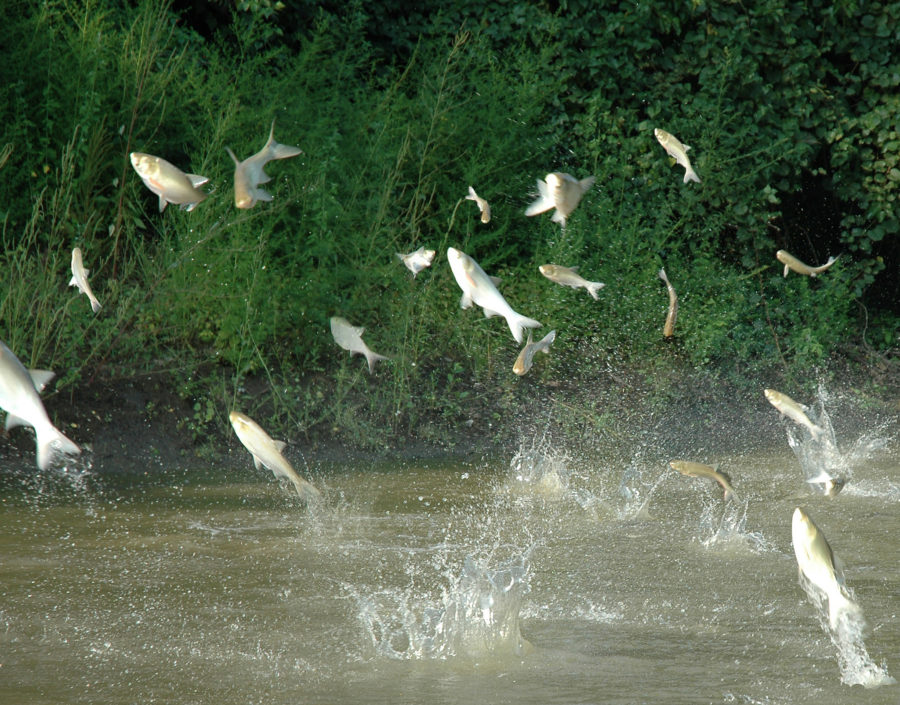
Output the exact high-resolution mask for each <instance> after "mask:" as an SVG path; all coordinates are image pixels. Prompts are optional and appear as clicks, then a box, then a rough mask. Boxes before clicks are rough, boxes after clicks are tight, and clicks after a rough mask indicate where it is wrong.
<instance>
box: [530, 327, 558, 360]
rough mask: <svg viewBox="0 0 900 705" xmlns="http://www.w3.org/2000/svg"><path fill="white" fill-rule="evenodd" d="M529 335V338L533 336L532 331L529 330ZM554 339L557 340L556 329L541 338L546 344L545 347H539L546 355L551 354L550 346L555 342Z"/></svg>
mask: <svg viewBox="0 0 900 705" xmlns="http://www.w3.org/2000/svg"><path fill="white" fill-rule="evenodd" d="M528 337H529V338H530V337H531V331H528ZM554 340H556V331H555V330H551V331H550V332H549V333H547V335H545V336H544V337H543V338H542V339H541V342H542V343H543V344H544V345H543V347H541V348H539V349H540V350H541V352H543V353H544V354H545V355H549V354H550V346H551V345H552V344H553V341H554Z"/></svg>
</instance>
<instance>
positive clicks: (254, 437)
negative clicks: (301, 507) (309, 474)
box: [228, 411, 321, 503]
mask: <svg viewBox="0 0 900 705" xmlns="http://www.w3.org/2000/svg"><path fill="white" fill-rule="evenodd" d="M228 420H229V421H231V425H232V426H233V427H234V432H235V433H236V434H237V437H238V439H239V440H240V442H241V443H242V444H243V445H244V447H245V448H246V449H247V450H249V451H250V455H252V456H253V465H254V466H255V467H256V469H257V470H259V469H260V466H265V467H267V468H269V470H271V471H272V473H273V474H274V475H275V477H283V478H285V479H286V480H290V481H291V482H292V483H293V485H294V487H295V488H296V489H297V494H298V495H300V498H301V499H303V500H305V501H306V502H307V503H309V502H313V501H315V500H317V499H319V498H320V497H321V495H320V494H319V490H317V489H316V488H315V487H313V486H312V485H311V484H310V483H309V482H307V481H306V480H304V479H303V478H302V477H300V476H299V475H298V474H297V471H296V470H294V468H293V467H292V466H291V464H290V463H289V462H288V461H287V459H286V458H285V457H284V456H283V455H282V454H281V451H282V450H283V449H284V447H285V445H286V444H285V443H284V441H275V440H273V439H272V437H271V436H270V435H269V434H268V433H266V432H265V431H263V430H262V427H261V426H260V425H259V424H258V423H256V421H254V420H253V419H251V418H250V417H249V416H247V415H246V414H242V413H241V412H240V411H232V412H231V413H230V414H228Z"/></svg>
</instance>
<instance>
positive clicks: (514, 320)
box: [506, 311, 541, 343]
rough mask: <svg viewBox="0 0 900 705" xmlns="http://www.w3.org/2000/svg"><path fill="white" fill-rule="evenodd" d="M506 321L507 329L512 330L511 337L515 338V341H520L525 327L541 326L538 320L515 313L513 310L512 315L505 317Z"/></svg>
mask: <svg viewBox="0 0 900 705" xmlns="http://www.w3.org/2000/svg"><path fill="white" fill-rule="evenodd" d="M506 322H507V323H508V324H509V329H510V331H512V334H513V338H515V339H516V342H517V343H521V342H522V334H523V333H524V331H525V329H526V328H540V327H541V324H540V323H539V322H538V321H536V320H534V319H533V318H528V316H523V315H522V314H521V313H516V312H515V311H513V313H512V315H510V316H509V317H508V318H507V319H506Z"/></svg>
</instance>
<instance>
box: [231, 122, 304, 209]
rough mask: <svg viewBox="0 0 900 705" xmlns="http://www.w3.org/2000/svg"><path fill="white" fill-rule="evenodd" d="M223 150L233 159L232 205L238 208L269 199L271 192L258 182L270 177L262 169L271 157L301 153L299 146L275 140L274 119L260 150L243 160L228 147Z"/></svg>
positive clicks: (283, 157)
mask: <svg viewBox="0 0 900 705" xmlns="http://www.w3.org/2000/svg"><path fill="white" fill-rule="evenodd" d="M225 151H227V152H228V154H229V155H230V156H231V159H232V160H233V161H234V205H236V206H237V207H238V208H253V206H255V205H256V202H257V201H271V200H272V194H271V193H269V192H268V191H265V190H264V189H261V188H259V185H260V184H266V183H268V182H270V181H271V180H272V177H271V176H269V175H268V174H266V172H265V171H264V170H263V167H265V165H266V164H268V163H269V162H270V161H272V160H273V159H287V158H288V157H296V156H297V155H298V154H302V153H303V150H302V149H300V148H299V147H291V146H289V145H286V144H279V143H278V142H276V141H275V121H274V120H272V127H271V129H270V130H269V139H268V140H267V141H266V144H265V145H264V146H263V148H262V149H261V150H259V151H258V152H257V153H256V154H254V155H253V156H252V157H247V158H246V159H245V160H244V161H240V160H238V158H237V157H236V156H234V152H232V151H231V149H229V148H228V147H226V148H225Z"/></svg>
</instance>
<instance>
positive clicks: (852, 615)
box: [800, 573, 897, 688]
mask: <svg viewBox="0 0 900 705" xmlns="http://www.w3.org/2000/svg"><path fill="white" fill-rule="evenodd" d="M800 585H801V587H802V588H803V590H804V592H806V595H807V597H809V599H810V601H811V602H812V603H813V605H815V607H816V613H817V615H818V617H819V623H820V624H821V625H822V629H824V630H825V632H826V633H827V634H828V636H829V637H830V638H831V643H832V644H834V647H835V649H836V650H837V660H838V667H839V668H840V671H841V682H842V683H844V684H845V685H861V686H863V687H864V688H877V687H879V686H882V685H890V684H892V683H896V682H897V681H896V680H895V679H894V678H892V677H891V676H890V675H888V672H887V664H886V663H884V662H882V664H881V665H880V666H879V665H877V664H876V663H875V662H874V661H873V660H872V658H871V657H870V656H869V652H868V651H867V650H866V645H865V643H864V642H863V632H864V631H865V628H866V622H865V618H864V617H863V613H862V609H861V608H860V607H859V606H858V605H856V604H855V602H854V605H853V606H854V609H845V610H841V611H840V612H839V613H838V618H837V623H836V624H834V625H833V626H832V624H831V623H830V621H829V618H828V598H827V596H826V595H825V593H824V592H822V591H821V590H819V589H818V588H817V587H816V586H815V585H814V584H813V583H812V582H810V581H809V580H807V579H806V578H805V576H804V575H803V574H802V573H801V574H800ZM845 590H846V592H847V595H848V597H849V598H850V599H851V600H853V597H854V596H853V593H852V591H851V590H850V589H849V588H846V587H845Z"/></svg>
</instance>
